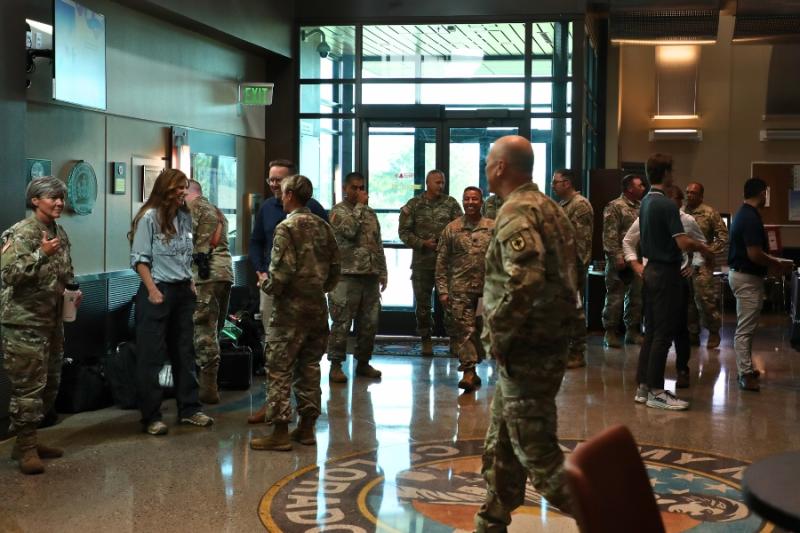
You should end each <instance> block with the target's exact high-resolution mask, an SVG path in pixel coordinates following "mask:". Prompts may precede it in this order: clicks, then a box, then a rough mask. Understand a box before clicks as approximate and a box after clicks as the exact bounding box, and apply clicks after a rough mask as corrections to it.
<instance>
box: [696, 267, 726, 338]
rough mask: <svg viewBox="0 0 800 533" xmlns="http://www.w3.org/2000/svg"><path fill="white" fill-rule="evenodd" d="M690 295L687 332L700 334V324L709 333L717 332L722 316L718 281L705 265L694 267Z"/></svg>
mask: <svg viewBox="0 0 800 533" xmlns="http://www.w3.org/2000/svg"><path fill="white" fill-rule="evenodd" d="M689 286H690V287H691V289H692V295H691V296H690V298H689V334H690V335H692V336H697V335H699V334H700V324H701V323H702V325H703V326H705V328H706V329H707V330H708V331H709V332H711V333H719V328H720V327H721V326H722V318H721V316H720V314H719V304H718V299H719V281H718V280H717V279H716V278H715V277H714V272H712V270H711V269H710V268H708V267H706V266H701V267H699V268H695V269H694V274H692V283H691V284H690V285H689Z"/></svg>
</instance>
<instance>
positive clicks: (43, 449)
mask: <svg viewBox="0 0 800 533" xmlns="http://www.w3.org/2000/svg"><path fill="white" fill-rule="evenodd" d="M22 452H23V450H21V449H20V448H19V443H15V444H14V448H12V449H11V458H12V459H13V460H15V461H19V460H20V459H21V458H22ZM36 453H38V454H39V457H40V458H41V459H58V458H59V457H63V456H64V450H62V449H61V448H56V447H55V446H47V445H46V444H37V445H36Z"/></svg>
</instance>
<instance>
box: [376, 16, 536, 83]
mask: <svg viewBox="0 0 800 533" xmlns="http://www.w3.org/2000/svg"><path fill="white" fill-rule="evenodd" d="M362 53H363V60H362V71H361V72H362V76H363V77H364V78H474V77H477V78H497V77H521V76H523V75H524V74H525V63H524V57H525V24H522V23H512V24H509V23H490V24H409V25H394V26H364V33H363V45H362Z"/></svg>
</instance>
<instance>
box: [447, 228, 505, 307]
mask: <svg viewBox="0 0 800 533" xmlns="http://www.w3.org/2000/svg"><path fill="white" fill-rule="evenodd" d="M493 231H494V220H492V219H490V218H485V217H483V218H481V219H480V220H479V221H478V223H477V224H472V223H471V222H469V221H468V220H467V218H466V216H462V217H460V218H457V219H455V220H454V221H452V222H451V223H450V224H448V225H447V227H446V228H444V231H443V232H442V236H441V238H440V239H439V246H438V248H437V249H436V290H438V291H439V294H440V295H441V294H448V293H449V292H456V293H462V294H463V293H469V294H480V293H482V292H483V280H484V276H485V274H486V250H487V249H488V248H489V241H491V240H492V232H493Z"/></svg>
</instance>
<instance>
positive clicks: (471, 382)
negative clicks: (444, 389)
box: [458, 368, 481, 392]
mask: <svg viewBox="0 0 800 533" xmlns="http://www.w3.org/2000/svg"><path fill="white" fill-rule="evenodd" d="M480 384H481V378H479V377H478V374H476V373H475V369H474V368H468V369H467V370H464V375H463V376H462V377H461V381H459V382H458V388H459V389H464V392H472V391H474V390H475V389H477V388H478V387H479V386H480Z"/></svg>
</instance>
